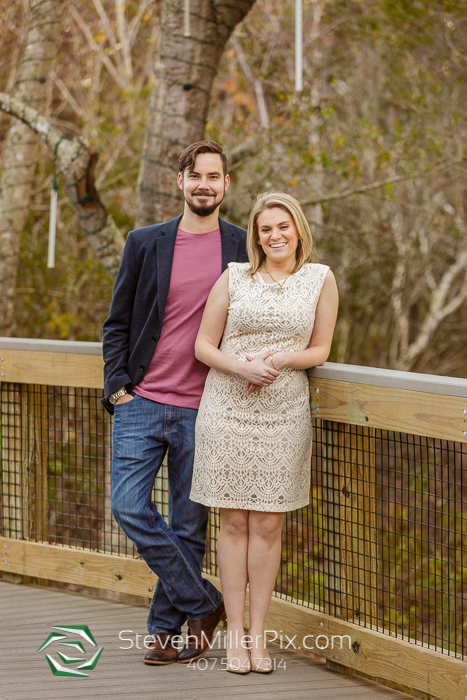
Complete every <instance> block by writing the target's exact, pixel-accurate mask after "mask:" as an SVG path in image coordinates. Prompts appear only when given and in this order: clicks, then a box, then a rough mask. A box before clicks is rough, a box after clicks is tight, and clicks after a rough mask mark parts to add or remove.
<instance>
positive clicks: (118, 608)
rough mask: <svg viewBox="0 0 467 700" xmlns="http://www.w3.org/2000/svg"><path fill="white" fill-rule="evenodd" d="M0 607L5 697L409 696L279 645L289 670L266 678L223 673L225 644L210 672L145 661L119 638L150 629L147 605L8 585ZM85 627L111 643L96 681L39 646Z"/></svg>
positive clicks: (322, 699)
mask: <svg viewBox="0 0 467 700" xmlns="http://www.w3.org/2000/svg"><path fill="white" fill-rule="evenodd" d="M0 611H1V618H2V619H1V632H0V679H1V680H0V698H1V700H30V698H34V699H35V700H36V699H37V700H46V699H47V700H48V699H50V700H54V699H57V700H58V698H64V697H66V698H79V700H87V699H89V700H94V698H96V700H97V699H98V700H101V698H102V699H104V698H112V699H113V698H115V700H123V699H124V698H128V699H131V700H133V699H134V700H143V698H144V699H146V698H147V699H148V700H149V699H150V700H182V699H185V698H186V699H188V700H203V699H204V698H232V699H233V698H239V699H240V698H241V699H242V700H246V699H247V698H248V700H250V699H251V700H263V698H266V697H271V696H273V697H274V700H305V699H306V700H331V699H332V700H339V699H342V700H344V698H350V699H352V698H355V700H357V698H359V700H360V699H361V700H397V699H398V698H401V699H403V698H407V697H408V696H407V695H404V694H402V693H399V692H397V691H393V690H389V689H388V688H384V687H382V686H378V685H376V684H374V683H371V682H370V681H367V680H365V679H363V678H360V677H357V676H340V675H338V674H334V673H332V672H331V671H327V670H326V669H325V667H324V664H323V663H321V662H319V661H316V660H313V659H308V658H306V657H304V656H301V655H299V654H296V653H294V652H291V651H288V650H280V649H279V648H277V647H275V646H274V645H271V655H272V656H273V657H275V658H276V659H282V658H283V659H284V661H285V663H286V670H283V669H278V670H276V672H275V673H272V674H271V675H266V676H261V675H259V674H252V673H251V674H249V675H248V676H246V677H242V676H236V675H234V674H230V673H225V672H224V671H221V670H220V664H221V659H222V658H223V657H224V651H223V650H222V649H217V648H216V649H214V650H212V651H210V652H209V653H208V664H209V667H210V668H209V669H207V670H196V669H194V670H192V669H190V668H188V667H186V666H182V665H181V664H172V665H170V666H165V667H148V666H145V665H144V664H143V663H142V658H143V655H144V649H136V648H134V647H133V648H132V649H127V650H124V649H120V648H119V647H120V646H127V644H128V643H124V642H122V641H121V640H120V639H119V637H118V634H119V632H120V631H121V630H133V632H134V633H136V632H137V633H138V634H140V635H145V634H146V616H147V609H146V608H144V607H132V606H129V605H122V604H118V603H112V602H109V601H99V600H94V599H90V598H84V597H79V596H75V595H69V594H66V593H61V592H56V591H52V590H50V589H44V588H39V587H38V588H35V587H26V586H16V585H14V584H9V583H4V582H0ZM83 624H85V625H88V626H89V628H90V630H91V632H92V634H93V636H94V638H95V640H96V642H97V645H98V646H104V651H103V653H102V656H101V658H100V659H99V662H98V664H97V666H96V667H95V669H94V670H93V671H91V672H90V676H89V678H70V677H57V676H54V675H52V673H51V671H50V669H49V666H48V664H47V662H46V659H45V652H41V653H40V654H38V653H37V649H38V647H39V646H40V645H41V644H42V642H43V641H44V640H45V639H46V637H47V636H48V635H49V634H50V632H52V626H53V625H64V626H67V625H83ZM133 639H134V635H133ZM140 644H141V646H142V643H141V642H140ZM57 648H58V647H57V645H56V644H55V645H52V646H51V647H50V653H51V654H52V655H53V656H54V657H55V658H56V657H57V655H56V649H57ZM65 652H66V649H65ZM87 658H89V655H87ZM203 665H204V664H203ZM213 665H214V668H211V667H212V666H213ZM71 667H73V666H71ZM218 669H219V670H218Z"/></svg>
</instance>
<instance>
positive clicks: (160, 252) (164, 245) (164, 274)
mask: <svg viewBox="0 0 467 700" xmlns="http://www.w3.org/2000/svg"><path fill="white" fill-rule="evenodd" d="M181 218H182V217H181V216H178V217H177V218H176V219H172V220H171V221H168V222H167V224H166V225H165V227H164V230H163V231H162V232H161V236H159V237H158V238H157V239H156V257H157V306H158V309H159V318H160V323H161V325H162V321H163V318H164V311H165V305H166V303H167V296H168V294H169V286H170V277H171V275H172V263H173V259H174V249H175V239H176V237H177V230H178V224H179V222H180V219H181Z"/></svg>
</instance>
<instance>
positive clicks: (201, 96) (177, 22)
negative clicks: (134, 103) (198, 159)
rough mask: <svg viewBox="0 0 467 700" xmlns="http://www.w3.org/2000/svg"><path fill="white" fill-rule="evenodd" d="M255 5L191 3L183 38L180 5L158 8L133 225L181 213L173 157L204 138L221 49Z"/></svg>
mask: <svg viewBox="0 0 467 700" xmlns="http://www.w3.org/2000/svg"><path fill="white" fill-rule="evenodd" d="M254 2H255V0H236V2H235V3H223V2H221V0H190V13H189V24H190V36H185V35H184V31H185V28H186V25H185V19H186V17H185V14H184V9H183V8H184V0H173V2H170V3H169V2H166V3H164V4H163V6H162V11H161V22H160V34H159V43H158V46H157V50H156V52H155V78H156V79H155V82H154V86H153V90H152V94H151V99H150V104H149V108H148V120H147V128H146V134H145V141H144V147H143V152H142V156H141V166H140V172H139V177H138V191H137V209H136V220H137V225H140V226H146V225H148V224H152V223H154V222H158V221H165V220H167V219H170V218H172V217H174V216H176V215H177V214H178V213H179V212H180V211H181V203H182V201H183V200H182V197H181V194H180V192H179V190H178V187H177V184H176V175H177V172H178V156H179V154H180V152H181V151H182V150H183V149H184V148H186V146H188V145H189V144H190V143H194V142H196V141H201V140H202V139H204V138H205V127H206V119H207V115H208V110H209V104H210V100H211V87H212V82H213V79H214V76H215V75H216V73H217V70H218V67H219V62H220V59H221V56H222V54H223V52H224V49H225V45H226V43H227V41H228V39H229V37H230V35H231V34H232V32H233V30H234V29H235V27H236V25H237V24H238V23H239V22H241V21H242V20H243V18H244V17H245V15H246V14H247V13H248V11H249V10H250V8H251V7H252V6H253V4H254Z"/></svg>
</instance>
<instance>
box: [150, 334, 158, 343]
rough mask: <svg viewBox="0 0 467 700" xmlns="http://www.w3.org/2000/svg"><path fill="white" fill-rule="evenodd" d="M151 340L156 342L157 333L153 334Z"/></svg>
mask: <svg viewBox="0 0 467 700" xmlns="http://www.w3.org/2000/svg"><path fill="white" fill-rule="evenodd" d="M151 340H152V342H153V343H155V342H156V341H157V338H156V336H155V335H153V336H152V338H151Z"/></svg>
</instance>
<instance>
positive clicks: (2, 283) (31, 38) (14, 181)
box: [0, 0, 65, 336]
mask: <svg viewBox="0 0 467 700" xmlns="http://www.w3.org/2000/svg"><path fill="white" fill-rule="evenodd" d="M64 6H65V0H31V3H30V7H31V24H30V27H29V31H28V36H27V41H26V46H25V48H24V53H23V58H22V60H21V63H20V65H19V69H18V74H17V79H16V82H15V89H14V96H15V97H16V98H17V99H18V100H20V101H22V102H25V103H26V104H28V105H32V106H34V107H35V108H37V109H39V110H43V108H44V106H45V101H46V83H47V79H48V75H49V71H50V69H51V66H52V62H53V60H54V58H55V56H56V48H57V37H58V34H59V30H60V25H61V21H62V15H63V8H64ZM38 149H39V141H38V139H37V138H35V136H34V134H33V133H32V132H31V130H30V129H29V128H28V127H27V126H25V125H24V124H21V123H20V122H18V121H16V120H13V122H12V124H11V126H10V129H9V131H8V135H7V138H6V142H5V146H4V149H3V158H2V161H3V167H2V171H1V174H0V214H1V216H0V299H1V303H2V314H1V316H0V335H3V336H8V335H9V334H10V329H11V323H12V317H13V302H14V292H15V283H16V275H17V270H18V259H19V250H20V245H21V234H22V232H23V228H24V225H25V222H26V219H27V217H28V214H29V199H30V196H31V188H32V184H33V181H34V168H35V165H36V161H37V157H38Z"/></svg>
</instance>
